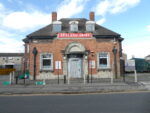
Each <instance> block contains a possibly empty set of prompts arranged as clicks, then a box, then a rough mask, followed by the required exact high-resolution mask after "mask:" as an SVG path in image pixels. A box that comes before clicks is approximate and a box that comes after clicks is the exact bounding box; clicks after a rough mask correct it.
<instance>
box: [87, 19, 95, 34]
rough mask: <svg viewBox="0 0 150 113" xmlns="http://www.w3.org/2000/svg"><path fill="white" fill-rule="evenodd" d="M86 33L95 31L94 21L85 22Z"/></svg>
mask: <svg viewBox="0 0 150 113" xmlns="http://www.w3.org/2000/svg"><path fill="white" fill-rule="evenodd" d="M86 31H91V32H93V31H95V22H94V21H87V22H86Z"/></svg>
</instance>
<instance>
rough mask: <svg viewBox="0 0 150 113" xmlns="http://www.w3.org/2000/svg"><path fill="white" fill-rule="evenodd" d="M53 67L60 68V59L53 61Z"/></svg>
mask: <svg viewBox="0 0 150 113" xmlns="http://www.w3.org/2000/svg"><path fill="white" fill-rule="evenodd" d="M55 69H61V61H55Z"/></svg>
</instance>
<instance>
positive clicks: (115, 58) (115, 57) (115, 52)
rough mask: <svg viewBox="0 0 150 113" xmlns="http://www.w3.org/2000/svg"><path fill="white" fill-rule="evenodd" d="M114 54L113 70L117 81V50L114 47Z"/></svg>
mask: <svg viewBox="0 0 150 113" xmlns="http://www.w3.org/2000/svg"><path fill="white" fill-rule="evenodd" d="M112 52H113V54H114V70H115V78H116V79H117V48H116V47H115V46H114V47H113V50H112Z"/></svg>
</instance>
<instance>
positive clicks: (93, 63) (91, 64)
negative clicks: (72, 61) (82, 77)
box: [89, 60, 95, 69]
mask: <svg viewBox="0 0 150 113" xmlns="http://www.w3.org/2000/svg"><path fill="white" fill-rule="evenodd" d="M89 68H93V69H94V68H95V60H90V61H89Z"/></svg>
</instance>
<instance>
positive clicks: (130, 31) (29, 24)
mask: <svg viewBox="0 0 150 113" xmlns="http://www.w3.org/2000/svg"><path fill="white" fill-rule="evenodd" d="M149 4H150V0H0V52H24V43H23V41H22V39H24V38H25V37H26V36H27V35H28V34H30V33H32V32H34V31H36V30H38V29H40V28H42V27H44V26H46V25H48V24H50V23H51V12H53V11H56V12H57V14H58V19H61V18H87V19H88V18H89V12H90V11H94V12H95V21H96V23H97V24H99V25H101V26H103V27H106V28H108V29H110V30H112V31H115V32H117V33H119V34H120V35H121V37H122V38H124V41H123V42H122V46H123V52H124V53H126V54H127V56H128V59H129V58H131V57H133V56H134V57H137V58H144V57H145V56H147V55H150V14H149V12H150V7H149Z"/></svg>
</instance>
